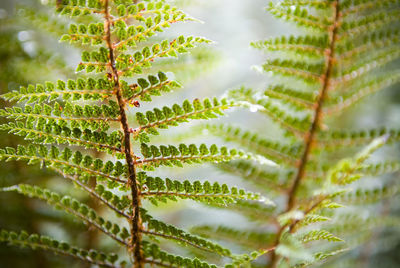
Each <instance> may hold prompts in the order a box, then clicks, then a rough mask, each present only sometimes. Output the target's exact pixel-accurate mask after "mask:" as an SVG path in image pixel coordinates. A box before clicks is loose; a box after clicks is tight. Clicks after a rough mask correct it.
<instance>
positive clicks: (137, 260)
mask: <svg viewBox="0 0 400 268" xmlns="http://www.w3.org/2000/svg"><path fill="white" fill-rule="evenodd" d="M104 8H105V23H104V28H105V33H106V43H107V47H108V50H109V53H110V55H109V57H110V66H111V73H110V74H111V79H112V80H113V82H114V93H115V95H116V98H117V102H118V105H119V113H120V115H119V121H120V123H121V128H122V130H123V133H124V142H123V147H124V153H125V159H126V164H127V165H128V184H129V186H130V188H131V198H132V203H131V205H132V215H131V217H130V219H129V225H130V233H131V240H130V245H129V251H130V252H131V254H132V257H133V260H134V261H133V263H134V264H133V267H135V268H143V267H144V262H145V258H144V256H143V252H142V250H141V240H142V235H141V233H140V230H141V229H142V221H141V219H140V214H139V209H140V197H139V189H138V187H137V184H136V168H135V164H134V161H133V157H132V155H133V153H132V148H131V141H130V139H131V137H130V131H129V124H128V118H127V116H126V112H125V105H126V103H125V101H124V99H123V97H122V90H121V88H120V85H119V74H118V70H117V68H116V67H115V55H114V48H113V44H112V42H111V30H110V27H111V18H110V11H109V0H105V7H104Z"/></svg>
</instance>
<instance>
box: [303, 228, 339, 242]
mask: <svg viewBox="0 0 400 268" xmlns="http://www.w3.org/2000/svg"><path fill="white" fill-rule="evenodd" d="M300 236H301V237H300V241H301V242H302V243H309V242H311V241H317V240H327V241H329V242H343V240H342V239H340V238H339V237H336V236H334V235H333V234H331V233H330V232H328V231H325V230H312V231H309V232H306V233H305V234H301V235H300Z"/></svg>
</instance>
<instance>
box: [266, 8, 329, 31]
mask: <svg viewBox="0 0 400 268" xmlns="http://www.w3.org/2000/svg"><path fill="white" fill-rule="evenodd" d="M296 4H297V3H296ZM267 10H268V11H269V12H270V13H271V14H272V15H274V16H275V17H277V18H283V19H284V20H286V21H291V22H294V23H295V24H296V26H302V27H306V28H310V29H312V30H315V31H317V32H325V31H327V29H328V27H329V25H330V24H331V22H329V21H328V20H327V19H326V18H324V19H320V18H318V17H316V16H313V15H311V14H309V13H308V11H307V9H304V8H300V6H297V7H296V8H295V9H294V10H292V9H291V8H287V7H284V6H283V7H282V6H279V5H274V4H273V3H272V2H270V5H269V6H268V8H267Z"/></svg>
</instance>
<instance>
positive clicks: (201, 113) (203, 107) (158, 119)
mask: <svg viewBox="0 0 400 268" xmlns="http://www.w3.org/2000/svg"><path fill="white" fill-rule="evenodd" d="M233 106H234V103H233V102H230V103H228V102H227V101H226V100H224V99H222V100H221V102H220V101H218V100H217V99H216V98H214V99H213V102H212V103H211V101H210V100H209V99H204V100H203V101H200V100H199V99H195V100H193V101H192V102H190V101H188V100H185V101H184V102H183V103H182V105H178V104H174V105H173V106H172V108H169V107H167V106H164V107H163V108H162V109H158V108H154V109H153V111H147V112H146V113H145V114H143V113H141V112H137V113H136V121H137V122H138V123H139V127H138V128H136V129H133V130H132V132H133V133H134V134H135V135H134V137H135V138H142V136H141V133H142V132H146V133H148V134H152V135H158V134H159V133H158V131H157V129H166V128H169V127H170V126H178V125H179V124H180V123H185V122H189V121H190V120H195V119H197V120H199V119H203V120H204V119H213V118H217V117H218V116H221V115H224V113H223V111H224V110H226V109H228V108H230V107H233ZM142 141H143V140H142Z"/></svg>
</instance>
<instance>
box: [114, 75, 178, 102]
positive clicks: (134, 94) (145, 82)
mask: <svg viewBox="0 0 400 268" xmlns="http://www.w3.org/2000/svg"><path fill="white" fill-rule="evenodd" d="M120 83H121V87H122V91H123V97H124V98H125V101H127V102H129V104H131V105H134V102H135V100H141V101H152V98H151V96H161V94H162V93H166V92H170V91H172V90H173V89H176V88H179V87H181V86H180V84H179V83H177V82H176V81H172V80H168V77H167V75H166V74H165V73H163V72H158V74H157V76H155V75H149V76H148V77H147V79H144V78H139V79H137V83H134V84H130V85H129V84H128V83H127V82H126V81H123V80H121V81H120Z"/></svg>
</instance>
